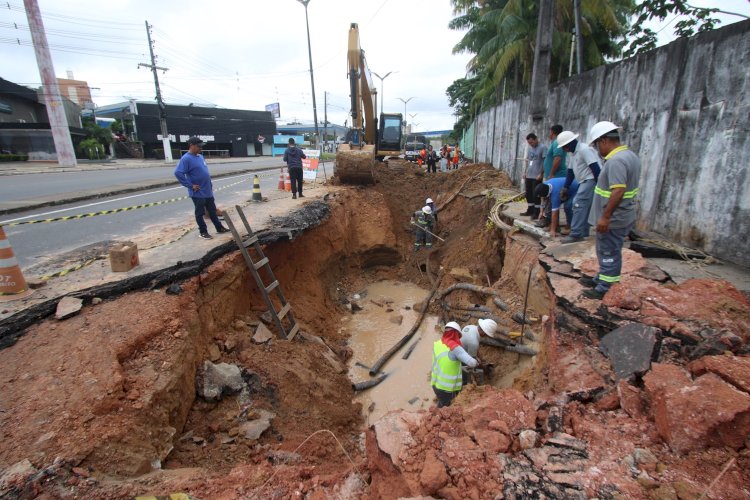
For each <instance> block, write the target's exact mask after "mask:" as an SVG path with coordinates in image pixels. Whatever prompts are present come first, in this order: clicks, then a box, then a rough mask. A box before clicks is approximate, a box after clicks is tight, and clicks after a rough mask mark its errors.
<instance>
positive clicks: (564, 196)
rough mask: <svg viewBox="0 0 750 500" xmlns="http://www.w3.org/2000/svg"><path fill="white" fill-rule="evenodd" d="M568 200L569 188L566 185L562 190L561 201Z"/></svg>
mask: <svg viewBox="0 0 750 500" xmlns="http://www.w3.org/2000/svg"><path fill="white" fill-rule="evenodd" d="M567 200H568V188H566V187H564V188H562V189H561V190H560V201H567Z"/></svg>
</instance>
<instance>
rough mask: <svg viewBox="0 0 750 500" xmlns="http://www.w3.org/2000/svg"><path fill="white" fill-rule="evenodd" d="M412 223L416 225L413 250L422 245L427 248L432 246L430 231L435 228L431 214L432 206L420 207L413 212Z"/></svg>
mask: <svg viewBox="0 0 750 500" xmlns="http://www.w3.org/2000/svg"><path fill="white" fill-rule="evenodd" d="M412 224H414V225H415V226H417V227H416V230H415V236H416V241H415V242H414V250H415V251H417V250H420V249H421V248H422V247H423V246H424V247H425V248H427V249H430V248H432V231H433V230H434V228H435V218H434V217H433V216H432V208H430V206H429V205H425V206H424V207H422V210H417V211H416V212H414V216H413V217H412Z"/></svg>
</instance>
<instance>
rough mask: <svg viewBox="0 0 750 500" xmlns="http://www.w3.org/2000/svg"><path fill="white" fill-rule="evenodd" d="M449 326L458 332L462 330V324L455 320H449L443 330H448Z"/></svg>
mask: <svg viewBox="0 0 750 500" xmlns="http://www.w3.org/2000/svg"><path fill="white" fill-rule="evenodd" d="M448 328H453V329H454V330H456V331H457V332H460V331H461V325H459V324H458V323H456V322H455V321H449V322H448V323H446V324H445V327H444V328H443V331H446V330H447V329H448Z"/></svg>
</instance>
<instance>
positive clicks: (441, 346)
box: [431, 321, 477, 408]
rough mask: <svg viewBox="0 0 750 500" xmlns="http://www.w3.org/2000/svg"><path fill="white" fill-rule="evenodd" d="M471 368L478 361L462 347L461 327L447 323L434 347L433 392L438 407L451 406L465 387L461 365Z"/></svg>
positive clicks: (453, 322)
mask: <svg viewBox="0 0 750 500" xmlns="http://www.w3.org/2000/svg"><path fill="white" fill-rule="evenodd" d="M462 362H463V363H464V364H465V365H466V366H468V367H469V368H474V367H476V366H477V360H476V359H474V358H472V357H471V356H469V354H468V353H467V352H466V350H465V349H464V348H463V346H462V345H461V326H460V325H459V324H458V323H456V322H455V321H450V322H448V323H446V325H445V328H444V329H443V336H442V338H441V339H440V340H438V341H436V342H435V343H434V344H433V345H432V382H431V385H432V390H433V391H434V392H435V396H437V401H438V404H437V407H438V408H442V407H444V406H450V405H451V402H452V401H453V399H454V398H455V397H456V396H458V393H459V392H461V387H462V385H463V381H462V376H461V363H462Z"/></svg>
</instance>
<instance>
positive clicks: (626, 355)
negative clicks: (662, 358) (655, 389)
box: [599, 323, 659, 380]
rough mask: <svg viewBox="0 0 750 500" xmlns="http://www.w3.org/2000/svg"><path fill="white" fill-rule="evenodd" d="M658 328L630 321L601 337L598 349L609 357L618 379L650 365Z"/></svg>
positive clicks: (639, 373) (627, 377)
mask: <svg viewBox="0 0 750 500" xmlns="http://www.w3.org/2000/svg"><path fill="white" fill-rule="evenodd" d="M658 334H659V330H658V329H656V328H654V327H652V326H646V325H643V324H641V323H630V324H629V325H625V326H622V327H620V328H618V329H616V330H612V331H611V332H609V333H608V334H607V335H605V336H604V338H602V340H601V342H600V343H599V349H600V350H601V351H602V352H603V353H604V355H605V356H607V357H608V358H609V361H610V362H611V363H612V369H613V370H614V372H615V375H616V376H617V378H618V379H625V380H629V379H630V378H631V377H633V376H634V375H642V374H644V373H646V372H647V371H648V370H649V368H650V367H651V360H652V359H654V349H655V347H656V340H657V336H658Z"/></svg>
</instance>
